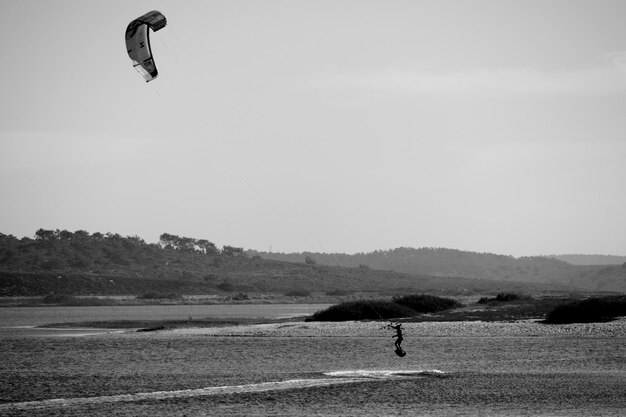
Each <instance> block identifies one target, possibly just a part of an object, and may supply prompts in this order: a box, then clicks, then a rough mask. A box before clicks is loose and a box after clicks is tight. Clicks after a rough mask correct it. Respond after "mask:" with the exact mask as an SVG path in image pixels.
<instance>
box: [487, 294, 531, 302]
mask: <svg viewBox="0 0 626 417" xmlns="http://www.w3.org/2000/svg"><path fill="white" fill-rule="evenodd" d="M529 298H530V297H527V296H524V295H520V294H516V293H500V294H498V295H496V296H495V297H482V298H481V299H480V300H478V304H490V303H509V302H511V301H520V300H527V299H529Z"/></svg>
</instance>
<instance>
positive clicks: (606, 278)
mask: <svg viewBox="0 0 626 417" xmlns="http://www.w3.org/2000/svg"><path fill="white" fill-rule="evenodd" d="M249 253H250V254H253V255H256V256H260V257H261V258H264V259H271V260H279V261H287V262H307V261H308V262H315V263H320V264H324V265H332V266H344V267H358V266H363V267H368V268H373V269H377V270H388V271H396V272H403V273H409V274H425V275H432V276H438V277H450V276H457V277H465V278H474V279H487V280H493V281H518V282H528V283H543V284H556V285H566V286H570V287H574V288H580V289H587V290H600V291H619V292H626V266H624V265H610V266H606V265H601V266H599V265H574V264H572V263H568V262H565V261H563V260H560V259H557V258H555V257H544V256H533V257H520V258H515V257H513V256H506V255H496V254H491V253H477V252H466V251H460V250H456V249H445V248H419V249H415V248H407V247H402V248H396V249H391V250H384V251H383V250H380V251H374V252H369V253H358V254H354V255H347V254H326V253H313V252H304V253H290V254H284V253H269V252H256V251H249Z"/></svg>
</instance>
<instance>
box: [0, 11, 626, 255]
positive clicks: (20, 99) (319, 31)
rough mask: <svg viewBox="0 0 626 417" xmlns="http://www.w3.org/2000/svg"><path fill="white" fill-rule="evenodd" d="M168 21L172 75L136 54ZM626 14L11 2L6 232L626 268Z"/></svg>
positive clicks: (156, 44)
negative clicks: (612, 263)
mask: <svg viewBox="0 0 626 417" xmlns="http://www.w3.org/2000/svg"><path fill="white" fill-rule="evenodd" d="M153 9H157V10H160V11H161V12H162V13H163V14H164V15H165V16H166V17H167V19H168V25H167V27H165V28H164V29H162V30H160V31H159V32H156V33H153V34H151V41H152V50H153V53H154V56H155V60H156V65H157V67H158V69H159V77H158V78H157V79H156V80H154V81H152V82H150V83H146V82H145V81H144V80H143V78H142V77H141V75H140V74H138V73H137V72H136V71H135V70H134V69H133V68H132V64H131V61H130V59H129V57H128V55H127V53H126V48H125V44H124V32H125V29H126V26H127V25H128V23H129V22H130V21H131V20H133V19H134V18H136V17H138V16H140V15H142V14H143V13H145V12H147V11H150V10H153ZM625 18H626V1H623V0H615V1H607V0H593V1H592V0H587V1H576V0H563V1H556V0H536V1H535V0H516V1H506V0H493V1H488V0H475V1H467V0H462V1H440V0H432V1H419V0H407V1H398V0H397V1H394V0H385V1H383V0H379V1H367V0H354V1H348V0H329V1H324V0H306V1H304V0H303V1H298V0H292V1H287V0H285V1H260V0H259V1H253V0H248V1H237V0H223V1H178V2H175V1H149V2H148V1H132V2H131V1H85V0H71V1H63V0H56V1H31V0H19V1H17V0H15V1H9V0H0V75H1V77H0V232H1V233H4V234H13V235H16V236H18V237H22V236H29V237H31V236H33V235H34V232H35V231H36V230H37V229H38V228H41V227H42V228H46V229H67V230H70V231H75V230H81V229H82V230H86V231H88V232H90V233H93V232H102V233H106V232H113V233H119V234H122V235H129V236H132V235H138V236H140V237H142V238H144V239H145V240H146V241H147V242H157V241H158V237H159V235H160V234H161V233H164V232H167V233H171V234H177V235H181V236H188V237H195V238H205V239H208V240H210V241H213V242H215V243H216V244H217V245H218V246H222V245H233V246H241V247H244V248H246V249H257V250H269V249H271V250H273V251H275V252H293V251H298V252H299V251H319V252H344V253H355V252H369V251H372V250H377V249H390V248H395V247H399V246H411V247H446V248H454V249H461V250H468V251H479V252H493V253H498V254H506V255H514V256H527V255H540V254H560V253H586V254H596V253H601V254H614V255H626V187H625V180H626V24H625V23H624V22H625Z"/></svg>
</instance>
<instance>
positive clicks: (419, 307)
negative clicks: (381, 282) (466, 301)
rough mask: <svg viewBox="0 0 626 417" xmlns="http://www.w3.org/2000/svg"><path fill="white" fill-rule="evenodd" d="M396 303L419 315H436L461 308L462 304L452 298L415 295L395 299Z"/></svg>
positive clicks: (393, 299)
mask: <svg viewBox="0 0 626 417" xmlns="http://www.w3.org/2000/svg"><path fill="white" fill-rule="evenodd" d="M392 301H393V302H394V303H397V304H400V305H403V306H406V307H409V308H410V309H412V310H415V311H417V312H418V313H436V312H438V311H443V310H448V309H450V308H456V307H461V306H462V304H461V303H459V302H458V301H456V300H454V299H452V298H444V297H436V296H434V295H427V294H413V295H405V296H402V297H393V298H392Z"/></svg>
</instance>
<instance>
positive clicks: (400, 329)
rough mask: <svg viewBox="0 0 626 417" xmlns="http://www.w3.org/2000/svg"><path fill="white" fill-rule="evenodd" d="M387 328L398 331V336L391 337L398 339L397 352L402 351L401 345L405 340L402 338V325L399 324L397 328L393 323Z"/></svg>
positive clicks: (396, 343)
mask: <svg viewBox="0 0 626 417" xmlns="http://www.w3.org/2000/svg"><path fill="white" fill-rule="evenodd" d="M387 327H391V328H392V329H396V334H395V335H393V336H391V337H392V338H394V337H396V338H397V339H396V342H395V346H396V350H400V351H401V350H402V348H401V347H400V345H401V344H402V340H404V339H403V338H402V323H398V324H396V325H395V326H394V325H393V323H389V324H388V325H387Z"/></svg>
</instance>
